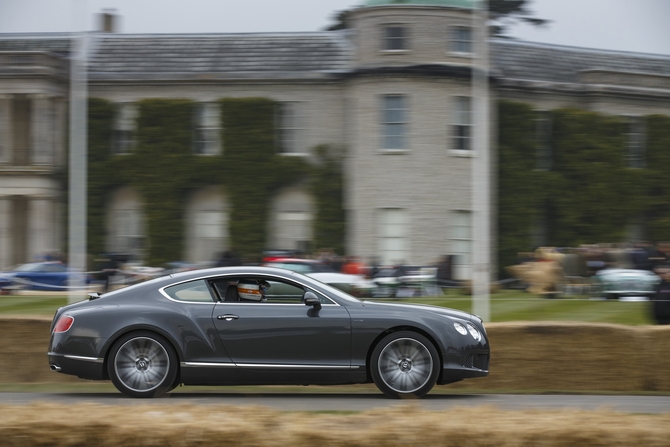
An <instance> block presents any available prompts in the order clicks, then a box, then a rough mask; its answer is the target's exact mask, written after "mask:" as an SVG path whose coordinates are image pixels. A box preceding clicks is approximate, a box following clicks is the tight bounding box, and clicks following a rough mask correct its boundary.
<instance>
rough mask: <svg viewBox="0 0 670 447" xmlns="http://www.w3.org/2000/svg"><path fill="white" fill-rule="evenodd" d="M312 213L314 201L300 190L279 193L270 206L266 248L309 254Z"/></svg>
mask: <svg viewBox="0 0 670 447" xmlns="http://www.w3.org/2000/svg"><path fill="white" fill-rule="evenodd" d="M314 213H315V205H314V200H313V199H312V197H311V196H310V195H309V194H308V193H307V192H305V191H304V190H303V189H302V188H288V189H285V190H283V191H282V192H280V193H279V195H278V196H277V197H276V198H275V200H274V201H273V205H272V218H271V219H270V225H271V228H270V229H269V235H270V237H269V242H270V247H268V248H271V249H279V250H298V251H302V252H309V251H310V250H311V249H312V235H313V230H312V223H313V221H314Z"/></svg>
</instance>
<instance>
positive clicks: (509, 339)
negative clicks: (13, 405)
mask: <svg viewBox="0 0 670 447" xmlns="http://www.w3.org/2000/svg"><path fill="white" fill-rule="evenodd" d="M49 324H50V322H49V321H48V320H44V319H16V318H14V319H12V318H4V319H0V383H40V382H42V383H63V382H71V383H72V382H81V381H80V380H79V379H77V378H76V377H73V376H66V375H64V374H56V373H54V372H51V371H50V370H49V368H48V365H47V359H46V355H45V354H46V349H47V345H48V342H49ZM487 331H488V335H489V339H490V342H491V365H490V375H489V377H487V378H480V379H471V380H464V381H462V382H458V383H455V384H451V385H449V387H454V388H461V389H475V390H480V389H484V390H506V391H533V390H542V391H563V392H589V391H615V392H639V391H652V392H657V391H661V392H667V391H670V356H667V355H665V354H666V353H667V352H670V326H663V327H659V326H622V325H614V324H603V323H571V322H515V323H489V324H487Z"/></svg>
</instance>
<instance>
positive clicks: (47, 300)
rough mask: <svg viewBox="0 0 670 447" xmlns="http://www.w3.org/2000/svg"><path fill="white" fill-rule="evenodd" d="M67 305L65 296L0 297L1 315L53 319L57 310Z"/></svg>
mask: <svg viewBox="0 0 670 447" xmlns="http://www.w3.org/2000/svg"><path fill="white" fill-rule="evenodd" d="M66 304H67V297H66V296H63V295H48V296H47V295H39V296H29V295H25V296H23V295H17V296H13V295H11V296H9V295H0V315H22V316H29V315H37V316H50V317H52V316H53V315H54V313H56V310H57V309H58V308H59V307H61V306H65V305H66Z"/></svg>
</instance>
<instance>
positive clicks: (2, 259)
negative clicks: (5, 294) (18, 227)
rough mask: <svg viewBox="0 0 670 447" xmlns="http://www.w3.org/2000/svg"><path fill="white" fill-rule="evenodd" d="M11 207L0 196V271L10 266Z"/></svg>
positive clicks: (5, 199) (9, 203)
mask: <svg viewBox="0 0 670 447" xmlns="http://www.w3.org/2000/svg"><path fill="white" fill-rule="evenodd" d="M11 206H12V203H11V201H10V200H9V198H8V197H2V196H0V269H3V270H4V269H6V268H7V267H10V266H11V264H12V261H11V259H12V238H11V234H10V231H11V222H12V216H11Z"/></svg>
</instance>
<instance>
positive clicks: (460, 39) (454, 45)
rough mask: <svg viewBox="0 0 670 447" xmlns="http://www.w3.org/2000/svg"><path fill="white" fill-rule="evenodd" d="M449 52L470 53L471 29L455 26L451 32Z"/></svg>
mask: <svg viewBox="0 0 670 447" xmlns="http://www.w3.org/2000/svg"><path fill="white" fill-rule="evenodd" d="M451 51H452V52H454V53H464V54H469V53H472V28H468V27H466V26H457V27H456V28H454V30H453V34H452V40H451Z"/></svg>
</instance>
